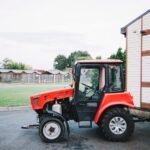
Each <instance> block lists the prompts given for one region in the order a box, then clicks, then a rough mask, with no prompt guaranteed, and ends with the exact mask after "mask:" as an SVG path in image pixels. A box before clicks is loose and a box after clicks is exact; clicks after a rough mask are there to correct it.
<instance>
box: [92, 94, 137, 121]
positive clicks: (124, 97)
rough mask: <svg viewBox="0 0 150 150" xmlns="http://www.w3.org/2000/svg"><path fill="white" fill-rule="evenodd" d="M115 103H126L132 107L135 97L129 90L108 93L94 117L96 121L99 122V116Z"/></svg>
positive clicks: (125, 104)
mask: <svg viewBox="0 0 150 150" xmlns="http://www.w3.org/2000/svg"><path fill="white" fill-rule="evenodd" d="M115 105H124V106H127V107H130V108H134V107H135V106H134V104H133V97H132V96H131V95H130V93H129V92H123V93H106V94H105V95H104V97H103V99H102V100H101V104H100V106H99V108H98V111H97V112H96V115H95V117H94V122H95V123H98V120H99V118H100V117H101V115H102V114H103V112H104V111H105V110H106V109H107V108H109V107H111V106H115Z"/></svg>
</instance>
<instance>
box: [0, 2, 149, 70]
mask: <svg viewBox="0 0 150 150" xmlns="http://www.w3.org/2000/svg"><path fill="white" fill-rule="evenodd" d="M149 6H150V0H0V62H2V60H3V59H4V58H10V59H12V60H14V61H17V62H23V63H25V64H27V65H30V66H32V67H33V68H34V69H46V70H48V69H52V68H53V62H54V58H55V57H56V56H57V55H59V54H63V55H65V56H66V57H67V56H68V55H69V54H70V53H71V52H73V51H77V50H87V51H88V52H89V53H90V54H91V56H92V57H93V58H95V57H96V56H102V58H104V59H105V58H107V57H109V56H110V55H111V54H112V53H115V52H116V51H117V49H118V48H119V47H121V48H123V49H125V37H124V36H123V35H122V34H121V33H120V29H121V27H123V26H125V25H126V24H128V23H129V22H130V21H132V20H133V19H135V18H136V17H138V16H139V15H140V14H142V13H144V12H145V11H147V10H148V9H149Z"/></svg>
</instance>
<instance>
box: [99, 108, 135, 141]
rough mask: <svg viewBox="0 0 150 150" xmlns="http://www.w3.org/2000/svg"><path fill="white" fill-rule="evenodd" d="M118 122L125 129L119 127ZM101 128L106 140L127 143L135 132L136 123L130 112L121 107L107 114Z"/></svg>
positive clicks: (110, 110)
mask: <svg viewBox="0 0 150 150" xmlns="http://www.w3.org/2000/svg"><path fill="white" fill-rule="evenodd" d="M114 120H115V121H114ZM116 121H119V123H120V124H121V127H122V126H123V127H122V128H121V127H120V126H119V127H118V123H116ZM114 122H115V123H116V124H117V127H116V126H115V127H114V126H113V125H114ZM116 124H115V125H116ZM100 127H101V130H102V134H103V136H104V138H105V139H107V140H110V141H126V140H128V138H129V137H130V136H131V135H132V133H133V131H134V122H133V119H132V116H131V115H130V114H129V112H128V111H126V110H125V109H123V108H120V107H114V108H110V109H108V110H107V111H106V112H105V114H104V115H103V117H102V120H101V123H100Z"/></svg>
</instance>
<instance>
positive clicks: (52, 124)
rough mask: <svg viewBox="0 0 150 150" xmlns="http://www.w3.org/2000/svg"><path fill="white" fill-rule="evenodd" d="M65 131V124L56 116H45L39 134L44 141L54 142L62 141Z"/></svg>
mask: <svg viewBox="0 0 150 150" xmlns="http://www.w3.org/2000/svg"><path fill="white" fill-rule="evenodd" d="M64 132H65V127H64V124H63V122H62V121H61V120H59V119H57V118H54V117H45V118H43V119H42V121H41V123H40V126H39V135H40V137H41V139H42V140H43V141H44V142H47V143H52V142H58V141H60V140H61V139H62V138H63V136H64Z"/></svg>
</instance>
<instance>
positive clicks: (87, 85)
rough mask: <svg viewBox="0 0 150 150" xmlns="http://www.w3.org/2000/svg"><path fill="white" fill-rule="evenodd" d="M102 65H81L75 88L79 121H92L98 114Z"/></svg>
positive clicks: (100, 97)
mask: <svg viewBox="0 0 150 150" xmlns="http://www.w3.org/2000/svg"><path fill="white" fill-rule="evenodd" d="M102 68H104V67H103V66H100V65H95V64H94V65H81V66H80V72H79V76H78V79H77V84H76V88H75V92H76V96H75V103H76V111H77V116H78V121H92V120H93V118H94V115H95V113H96V110H97V107H98V105H99V102H100V100H101V99H102V91H101V89H100V87H101V86H100V83H101V81H102V76H101V74H102V73H101V71H102Z"/></svg>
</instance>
